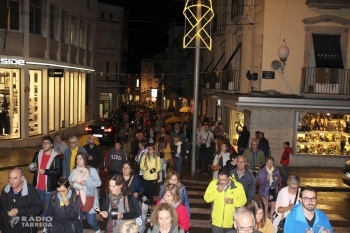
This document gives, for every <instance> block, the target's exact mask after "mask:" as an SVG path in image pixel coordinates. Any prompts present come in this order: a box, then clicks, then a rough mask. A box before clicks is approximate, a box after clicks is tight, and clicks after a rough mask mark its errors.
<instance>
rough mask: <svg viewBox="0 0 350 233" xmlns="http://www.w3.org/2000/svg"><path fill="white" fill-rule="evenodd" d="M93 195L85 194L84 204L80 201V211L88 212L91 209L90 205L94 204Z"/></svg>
mask: <svg viewBox="0 0 350 233" xmlns="http://www.w3.org/2000/svg"><path fill="white" fill-rule="evenodd" d="M94 201H95V196H87V197H86V201H85V205H84V204H83V203H81V211H82V212H86V213H87V212H89V211H90V210H91V209H92V206H93V205H94Z"/></svg>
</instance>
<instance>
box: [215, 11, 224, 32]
mask: <svg viewBox="0 0 350 233" xmlns="http://www.w3.org/2000/svg"><path fill="white" fill-rule="evenodd" d="M225 30H226V14H224V13H217V14H216V15H215V16H214V19H213V33H215V32H224V31H225Z"/></svg>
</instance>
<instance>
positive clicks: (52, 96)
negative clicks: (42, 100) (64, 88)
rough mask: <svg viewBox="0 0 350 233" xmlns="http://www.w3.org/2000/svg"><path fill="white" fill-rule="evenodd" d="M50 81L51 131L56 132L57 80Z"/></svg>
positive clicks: (50, 79) (51, 79)
mask: <svg viewBox="0 0 350 233" xmlns="http://www.w3.org/2000/svg"><path fill="white" fill-rule="evenodd" d="M48 79H49V109H48V110H49V131H53V130H55V116H56V114H55V103H56V100H55V90H56V88H55V78H48Z"/></svg>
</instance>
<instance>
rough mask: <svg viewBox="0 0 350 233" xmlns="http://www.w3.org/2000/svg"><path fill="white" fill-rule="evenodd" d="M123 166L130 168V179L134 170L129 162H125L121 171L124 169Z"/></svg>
mask: <svg viewBox="0 0 350 233" xmlns="http://www.w3.org/2000/svg"><path fill="white" fill-rule="evenodd" d="M125 164H127V165H128V166H129V167H130V170H131V172H130V177H131V176H133V175H134V168H133V165H132V164H131V162H129V161H125V162H124V163H123V166H122V169H123V167H124V165H125ZM122 173H123V172H122Z"/></svg>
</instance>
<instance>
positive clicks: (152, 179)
mask: <svg viewBox="0 0 350 233" xmlns="http://www.w3.org/2000/svg"><path fill="white" fill-rule="evenodd" d="M160 166H161V162H160V158H159V157H158V156H157V152H156V148H155V146H149V147H148V151H147V153H146V154H145V155H144V156H142V158H141V162H140V169H141V170H142V171H143V181H144V186H145V196H147V198H148V204H149V205H150V206H152V205H153V203H154V202H153V193H154V189H155V187H156V183H157V180H158V173H159V172H160V169H161V168H160Z"/></svg>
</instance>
